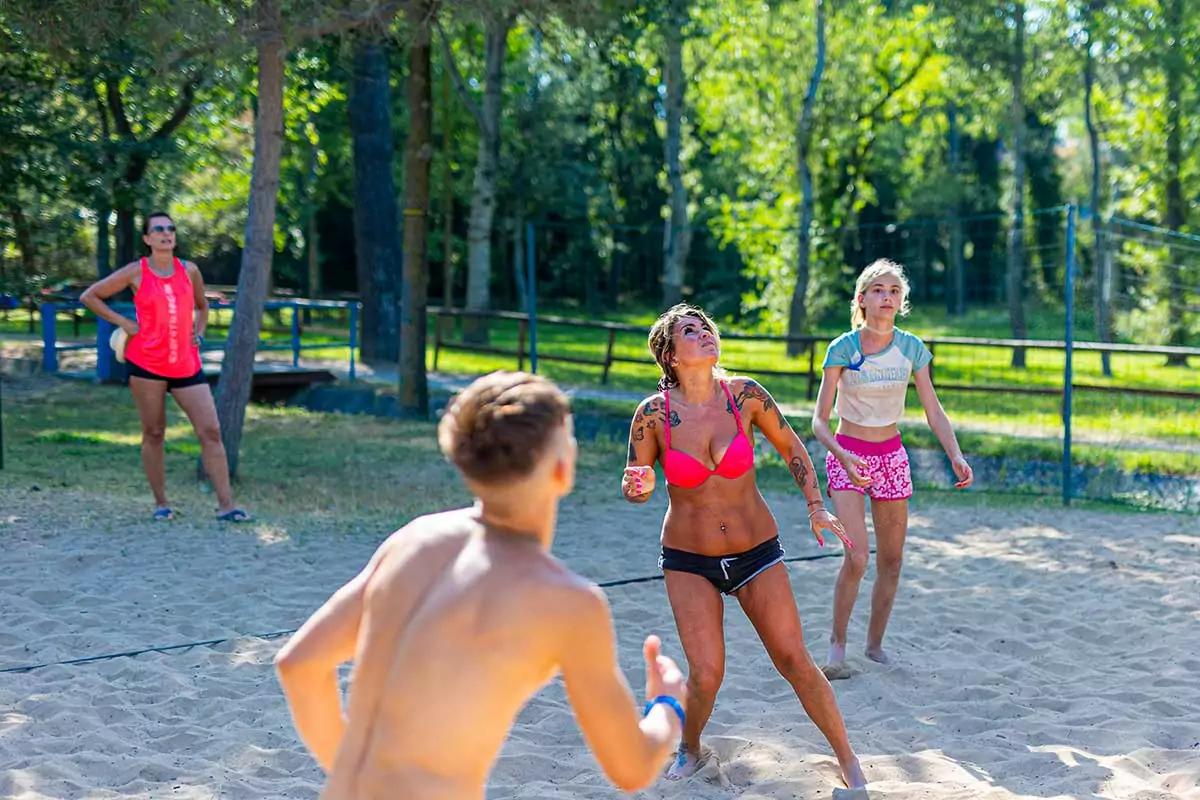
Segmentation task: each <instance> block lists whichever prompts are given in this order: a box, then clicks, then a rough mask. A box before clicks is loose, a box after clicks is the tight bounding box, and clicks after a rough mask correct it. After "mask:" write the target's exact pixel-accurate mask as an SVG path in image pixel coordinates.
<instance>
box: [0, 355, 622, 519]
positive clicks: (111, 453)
mask: <svg viewBox="0 0 1200 800" xmlns="http://www.w3.org/2000/svg"><path fill="white" fill-rule="evenodd" d="M4 393H5V394H4V414H5V417H4V447H5V451H4V469H3V470H0V488H7V489H8V490H10V491H16V492H28V491H36V492H60V491H61V492H72V493H73V492H84V493H87V494H94V495H96V496H103V497H105V498H107V499H110V500H111V499H115V500H116V501H118V502H120V503H126V504H128V505H129V506H130V507H132V508H134V509H145V510H146V513H147V515H148V514H149V510H150V507H151V499H150V494H149V489H148V488H147V486H146V481H145V477H144V475H143V473H142V468H141V460H140V458H141V456H140V450H141V434H140V424H139V421H138V417H137V412H136V410H135V409H134V406H133V403H132V401H131V400H130V397H129V393H128V390H126V389H123V388H121V387H109V386H97V385H93V384H87V383H83V382H79V381H66V380H57V379H48V378H35V379H21V380H11V379H8V378H6V379H5V382H4ZM167 412H168V413H167V431H166V435H167V486H168V492H169V494H170V495H171V496H172V498H173V499H172V502H173V503H176V502H182V503H183V504H184V505H185V506H190V507H191V510H192V511H194V513H197V514H199V513H202V512H201V509H203V512H204V513H206V512H207V511H208V510H209V507H210V506H212V507H214V508H215V499H212V498H211V495H209V496H208V497H207V498H202V497H197V496H196V487H197V482H196V477H195V476H196V472H195V469H196V458H197V456H198V455H199V446H198V444H197V443H196V438H195V435H194V434H193V432H192V429H191V426H190V424H189V423H188V421H187V419H186V417H184V416H183V414H182V413H181V412H180V411H179V410H178V408H176V406H175V405H174V403H171V402H168V404H167ZM623 453H624V450H623V446H617V445H615V444H610V443H606V442H598V443H596V444H595V445H594V446H592V445H589V446H588V447H586V448H584V449H583V452H582V453H581V459H580V465H579V472H580V476H581V478H580V479H581V481H587V480H606V481H608V482H610V483H611V482H612V481H611V480H610V478H611V475H612V474H613V470H614V468H615V470H616V473H617V474H619V473H620V470H621V466H622V462H623ZM239 473H240V478H239V480H238V482H237V487H236V491H237V499H238V501H239V502H240V503H243V504H245V505H246V506H247V507H248V508H250V509H252V510H254V512H255V513H256V514H264V515H267V516H277V515H287V516H289V517H292V518H299V519H304V520H305V526H306V527H308V528H310V529H314V530H329V531H360V532H373V533H379V532H380V530H383V529H390V527H389V526H392V527H394V526H398V525H401V524H403V523H404V522H405V521H406V520H408V519H410V518H412V517H414V516H417V515H418V514H422V513H426V512H428V511H432V510H434V509H438V508H447V507H453V506H458V505H462V504H464V503H467V502H469V500H470V498H469V495H468V494H467V492H466V491H465V488H464V487H463V486H462V484H461V482H460V481H459V480H458V478H457V476H456V474H455V472H454V469H453V468H452V467H451V466H450V465H449V464H448V463H447V462H446V461H445V460H444V459H443V458H442V457H441V455H440V453H439V451H438V448H437V440H436V425H435V424H434V423H431V422H419V421H403V420H391V419H379V418H374V417H365V416H348V415H342V414H322V413H314V412H309V411H305V410H303V409H295V408H285V407H272V406H263V405H251V406H250V407H249V408H248V409H247V416H246V427H245V433H244V438H243V444H242V449H241V460H240V464H239ZM602 475H603V476H604V477H603V478H602V477H601V476H602ZM34 487H36V489H34ZM0 496H2V495H0ZM5 505H6V507H7V506H8V504H7V503H5ZM11 510H13V511H17V510H20V509H19V508H18V507H17V506H16V505H15V504H14V506H13V508H12V509H11Z"/></svg>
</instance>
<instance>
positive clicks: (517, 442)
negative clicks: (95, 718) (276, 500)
mask: <svg viewBox="0 0 1200 800" xmlns="http://www.w3.org/2000/svg"><path fill="white" fill-rule="evenodd" d="M438 441H439V444H440V445H441V448H442V451H443V452H444V453H445V454H446V456H447V457H448V458H449V460H450V461H451V462H453V463H454V465H455V466H456V467H457V468H458V470H459V471H460V473H461V474H462V476H463V479H464V481H465V482H466V484H467V486H468V488H470V490H471V491H472V493H473V494H474V495H475V497H476V502H475V504H474V506H472V507H469V508H462V509H458V510H455V511H448V512H444V513H440V514H431V515H428V516H424V517H420V518H418V519H415V520H413V521H412V522H410V523H409V524H408V525H406V526H405V527H403V528H401V529H400V530H399V531H397V532H396V533H394V534H392V536H391V537H389V538H388V539H387V541H385V542H384V543H383V544H382V545H381V546H380V547H379V549H378V550H377V551H376V553H375V554H374V556H373V557H372V558H371V560H370V563H369V564H367V566H366V568H365V569H364V570H363V571H362V572H361V573H360V574H359V575H358V576H357V577H355V578H354V579H353V580H351V581H350V582H349V583H348V584H346V585H345V586H343V587H342V588H341V589H339V590H338V591H337V592H336V593H335V594H334V595H333V597H332V598H330V599H329V601H327V602H326V603H325V605H324V606H322V607H321V608H320V609H319V610H318V611H317V612H316V613H315V614H314V615H313V616H312V617H311V618H310V619H309V620H308V621H307V622H306V623H305V624H304V626H303V627H302V628H300V630H299V631H298V632H297V633H296V634H295V635H294V636H293V637H292V638H291V640H290V641H289V642H288V643H287V645H286V646H285V647H284V648H283V649H282V650H281V651H280V653H279V655H278V657H277V658H276V667H277V669H278V673H279V678H280V682H281V683H282V685H283V689H284V693H285V695H286V696H287V701H288V704H289V707H290V708H291V712H292V717H293V719H294V721H295V724H296V729H297V731H298V732H299V734H300V738H301V739H302V740H303V741H304V743H305V745H307V746H308V748H309V750H311V751H312V753H313V755H314V756H315V757H316V759H317V761H318V762H319V763H320V764H321V766H322V768H324V769H325V771H326V772H327V773H328V781H327V783H326V785H325V789H324V792H323V793H322V795H321V796H322V797H323V798H329V799H333V798H336V799H337V800H342V799H343V798H347V799H348V798H354V799H355V800H369V799H370V798H385V797H386V798H397V797H403V798H406V800H424V799H426V798H430V799H432V798H437V800H456V799H457V798H472V800H478V799H479V798H483V797H484V792H485V784H486V782H487V778H488V774H489V772H490V770H491V768H492V765H493V763H494V762H495V760H496V757H497V755H498V753H499V751H500V749H501V747H502V746H503V744H504V740H505V738H506V737H507V735H508V731H509V729H510V727H511V726H512V722H513V720H514V718H515V717H516V715H517V713H518V712H519V711H520V710H521V707H522V706H524V704H525V702H526V701H527V700H528V699H529V697H530V696H531V695H533V694H534V693H535V692H537V691H538V690H539V689H540V688H541V687H542V686H544V685H545V684H546V683H547V682H548V681H549V680H550V679H551V678H553V677H554V676H555V674H557V673H559V672H561V673H562V676H563V682H564V684H565V687H566V691H567V697H568V699H569V700H570V702H571V705H572V707H573V709H574V712H575V716H576V719H577V720H578V722H579V725H580V728H581V729H582V731H583V735H584V738H585V739H586V740H587V742H588V744H589V746H590V747H591V749H592V752H593V753H594V754H595V756H596V759H597V761H598V762H599V763H600V767H601V768H602V769H603V770H604V772H605V774H606V775H607V776H608V777H609V779H610V780H612V781H613V783H615V784H616V785H617V786H618V787H619V788H620V789H622V790H625V791H635V790H637V789H640V788H643V787H645V786H647V785H649V784H650V783H651V782H653V780H654V779H655V777H656V776H657V775H658V774H659V772H660V770H661V768H662V765H663V764H664V763H665V761H666V759H667V757H668V755H669V754H670V751H671V749H672V747H673V744H674V742H675V741H676V740H678V738H679V736H680V733H681V730H682V724H681V723H682V717H683V703H684V702H685V688H684V679H683V675H682V673H681V672H680V670H679V669H678V667H677V666H676V665H675V663H674V662H673V661H672V660H671V659H669V658H667V657H665V656H662V655H659V647H660V644H659V641H658V639H657V637H654V636H651V637H648V638H647V639H646V643H645V647H644V655H645V659H646V695H647V698H648V700H649V702H648V703H647V706H646V710H645V711H644V712H643V710H642V709H640V708H638V707H636V706H635V704H634V699H633V695H632V693H631V691H630V687H629V684H628V683H626V681H625V678H624V676H623V674H622V673H621V670H620V668H619V666H618V665H617V661H616V651H615V650H616V648H615V644H614V641H613V630H612V619H611V616H610V613H609V609H608V604H607V602H606V600H605V597H604V594H603V593H602V592H601V591H600V590H599V589H598V588H597V587H596V586H594V585H593V584H590V583H589V582H587V581H585V580H584V579H583V578H581V577H579V576H577V575H575V574H573V573H572V572H571V571H570V570H568V569H567V568H566V567H565V566H564V565H563V564H562V563H560V562H559V561H558V560H556V559H555V558H553V557H552V556H551V555H550V554H549V550H550V543H551V540H552V539H553V537H554V523H555V516H556V513H557V509H558V502H559V500H560V499H561V498H562V497H563V496H564V495H566V494H567V493H568V492H570V490H571V487H572V484H573V482H574V476H575V458H576V443H575V438H574V435H573V432H572V421H571V415H570V408H569V404H568V400H567V398H566V396H565V395H564V394H563V393H562V392H561V391H559V389H558V388H557V387H555V386H554V384H552V383H550V382H549V381H547V380H545V379H543V378H539V377H537V376H533V375H528V374H523V373H504V372H497V373H493V374H491V375H488V376H485V377H483V378H480V379H479V380H477V381H475V382H474V383H473V384H471V386H469V387H468V388H467V389H466V390H465V391H463V392H462V394H460V395H459V396H458V397H457V398H456V400H455V401H454V403H453V404H452V405H451V407H450V409H449V410H448V411H447V412H446V415H445V416H444V417H443V418H442V421H441V423H440V425H439V428H438ZM350 660H353V661H354V665H355V666H354V671H353V673H352V676H351V690H350V697H349V703H348V706H349V707H348V709H347V712H346V716H345V717H344V718H343V715H342V704H341V697H340V695H339V691H338V679H337V667H338V665H339V664H341V663H343V662H346V661H350Z"/></svg>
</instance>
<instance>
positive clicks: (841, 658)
mask: <svg viewBox="0 0 1200 800" xmlns="http://www.w3.org/2000/svg"><path fill="white" fill-rule="evenodd" d="M821 672H823V673H825V677H826V678H827V679H828V680H831V681H842V680H845V679H846V678H849V677H850V675H851V674H852V672H853V671H852V670H851V669H850V665H849V664H847V663H846V643H845V642H842V643H841V644H834V643H833V642H830V644H829V659H828V660H827V661H826V662H825V666H823V667H821Z"/></svg>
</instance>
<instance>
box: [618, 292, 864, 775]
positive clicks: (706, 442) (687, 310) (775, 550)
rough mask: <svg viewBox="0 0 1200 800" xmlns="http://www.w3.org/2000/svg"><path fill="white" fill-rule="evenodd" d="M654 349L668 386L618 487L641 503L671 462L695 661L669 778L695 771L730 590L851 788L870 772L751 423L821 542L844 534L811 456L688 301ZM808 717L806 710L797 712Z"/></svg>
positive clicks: (719, 671)
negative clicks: (727, 363) (724, 365)
mask: <svg viewBox="0 0 1200 800" xmlns="http://www.w3.org/2000/svg"><path fill="white" fill-rule="evenodd" d="M649 345H650V352H651V353H653V354H654V359H655V361H656V362H657V363H658V366H659V368H660V369H661V371H662V379H661V380H660V381H659V383H658V388H659V390H660V391H659V392H658V393H656V394H654V395H651V396H650V397H648V398H646V399H645V400H644V401H642V403H641V404H639V406H638V410H637V413H636V414H635V415H634V418H633V423H632V425H631V426H630V431H629V457H628V461H627V466H626V468H625V474H624V476H623V478H622V483H621V490H622V493H623V494H624V496H625V498H626V499H627V500H629V501H630V502H632V503H644V502H646V501H647V500H649V499H650V496H651V493H652V492H653V490H654V485H655V474H654V466H655V464H656V463H661V464H662V469H663V476H664V477H665V478H666V482H667V494H668V500H669V502H668V506H667V513H666V517H665V518H664V520H663V526H662V536H661V541H662V551H661V554H660V557H659V567H660V568H661V569H662V571H663V576H664V579H665V581H666V586H667V597H668V599H669V600H670V603H671V609H672V611H673V612H674V614H675V619H676V621H677V624H679V626H680V627H679V637H680V643H681V644H682V646H683V649H684V652H685V654H686V655H687V660H688V691H689V694H688V701H687V715H686V723H685V726H684V731H683V740H682V742H681V744H680V749H679V753H678V755H677V757H676V760H675V762H674V764H673V765H672V767H671V770H670V773H669V774H668V777H676V778H679V777H684V776H686V775H689V774H691V773H692V772H694V771H695V769H696V767H697V765H698V761H699V753H700V732H701V730H703V728H704V725H705V723H706V722H707V720H708V717H709V715H710V714H711V713H712V709H713V703H714V701H715V698H716V695H717V690H718V688H719V687H720V684H721V680H722V677H723V671H724V663H725V645H724V629H723V623H722V619H723V611H722V609H723V603H724V601H723V596H724V595H729V596H732V597H736V598H737V599H738V602H739V603H740V605H741V606H742V609H743V610H744V611H745V612H746V615H747V616H748V617H749V618H750V620H751V622H752V623H753V624H754V627H755V629H756V630H757V631H758V632H759V635H760V637H761V638H762V640H763V644H764V645H765V646H766V648H767V651H768V652H769V653H770V655H771V659H772V661H773V662H774V663H775V664H776V665H781V666H780V669H781V671H782V673H783V675H784V677H785V678H787V679H788V680H789V681H791V683H792V685H793V686H794V687H796V691H797V693H798V694H800V695H801V696H802V701H803V704H804V707H805V708H806V709H811V710H815V712H816V713H812V714H811V716H812V718H813V720H814V721H815V722H816V723H817V725H818V727H820V728H821V729H822V730H823V731H824V732H825V733H826V736H827V738H828V739H829V742H830V744H831V746H832V747H833V749H834V752H835V753H836V754H837V756H838V759H839V761H840V762H841V763H842V766H843V773H844V776H845V777H846V779H847V783H848V784H850V785H854V782H855V781H857V780H858V778H859V777H861V771H860V770H858V766H857V761H856V760H855V759H854V754H853V752H852V751H851V750H850V745H849V742H848V740H847V738H846V732H845V728H844V726H843V724H842V721H841V715H840V713H839V712H838V710H837V704H836V702H835V701H834V698H833V692H832V690H830V689H829V683H828V681H826V680H825V677H824V675H822V674H821V672H820V670H818V669H817V668H816V665H815V664H813V661H812V659H811V658H810V657H809V656H808V652H807V651H806V650H805V649H804V639H803V636H802V635H801V630H800V616H799V612H798V611H797V609H796V602H795V599H794V597H793V595H792V587H791V582H790V580H789V578H788V573H787V569H786V568H785V566H784V565H783V563H782V561H783V556H784V551H783V547H782V545H781V544H780V541H779V526H778V524H777V523H776V521H775V517H774V516H773V515H772V513H771V510H770V509H769V508H768V507H767V503H766V501H765V500H764V499H763V496H762V494H761V493H760V492H759V490H758V483H757V481H756V479H755V471H754V442H753V435H754V434H753V429H754V428H757V429H758V430H759V432H760V433H761V434H762V435H763V437H764V438H765V439H766V440H767V441H768V442H769V443H770V444H771V446H772V447H774V449H775V450H776V451H777V452H778V453H779V454H780V455H781V456H782V457H783V460H784V463H785V464H787V465H788V468H789V469H790V471H791V473H792V476H793V477H794V478H795V481H796V484H797V487H798V488H799V489H800V491H801V492H802V493H803V494H804V495H805V498H806V499H807V503H808V505H807V509H806V511H805V512H804V514H805V516H806V517H807V519H808V521H809V524H810V526H811V528H812V532H813V534H814V535H815V536H816V538H817V541H818V542H819V543H820V544H822V545H824V539H823V538H822V536H821V531H822V529H825V530H830V531H833V532H834V533H835V534H836V535H837V536H839V537H841V538H842V539H843V541H845V531H844V530H843V529H842V526H841V523H840V522H838V520H837V519H836V518H835V517H834V516H833V515H832V514H830V513H829V512H828V511H827V510H826V509H825V506H824V503H823V501H822V497H821V490H820V488H819V487H818V486H817V476H816V471H815V469H814V468H813V463H812V459H811V458H810V457H809V455H808V451H807V450H806V449H805V447H804V443H803V442H801V441H800V437H798V436H797V435H796V433H795V431H793V430H792V427H791V425H789V424H788V422H787V420H786V419H785V418H784V416H783V413H782V412H781V411H780V410H779V407H778V406H777V405H776V404H775V401H774V400H773V399H772V398H771V395H770V394H769V393H768V392H767V391H766V389H764V388H763V387H762V386H760V385H759V384H757V383H755V382H754V381H752V380H750V379H748V378H741V377H727V376H726V375H725V373H724V371H723V370H722V369H720V367H718V365H717V362H718V360H719V358H720V354H721V346H720V338H719V336H718V334H717V328H716V325H715V324H714V323H713V321H712V320H711V319H710V318H709V317H708V315H707V314H705V313H704V312H703V311H702V310H700V309H698V308H695V307H693V306H689V305H683V304H681V305H677V306H675V307H674V308H671V309H670V310H668V311H667V312H666V313H664V314H663V315H662V316H661V317H659V319H658V321H657V322H656V323H655V324H654V326H653V327H652V328H651V330H650V337H649ZM797 713H800V709H797Z"/></svg>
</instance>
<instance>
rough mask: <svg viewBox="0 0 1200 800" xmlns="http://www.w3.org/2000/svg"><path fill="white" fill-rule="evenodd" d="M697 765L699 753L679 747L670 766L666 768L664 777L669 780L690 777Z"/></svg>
mask: <svg viewBox="0 0 1200 800" xmlns="http://www.w3.org/2000/svg"><path fill="white" fill-rule="evenodd" d="M699 767H700V754H699V753H693V752H691V751H690V750H687V749H686V748H684V747H680V748H679V752H678V753H676V755H675V760H674V761H672V762H671V767H670V768H669V769H668V770H667V775H666V778H667V780H669V781H678V780H682V779H683V778H690V777H691V776H692V775H694V774H695V773H696V770H697V769H698V768H699Z"/></svg>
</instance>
